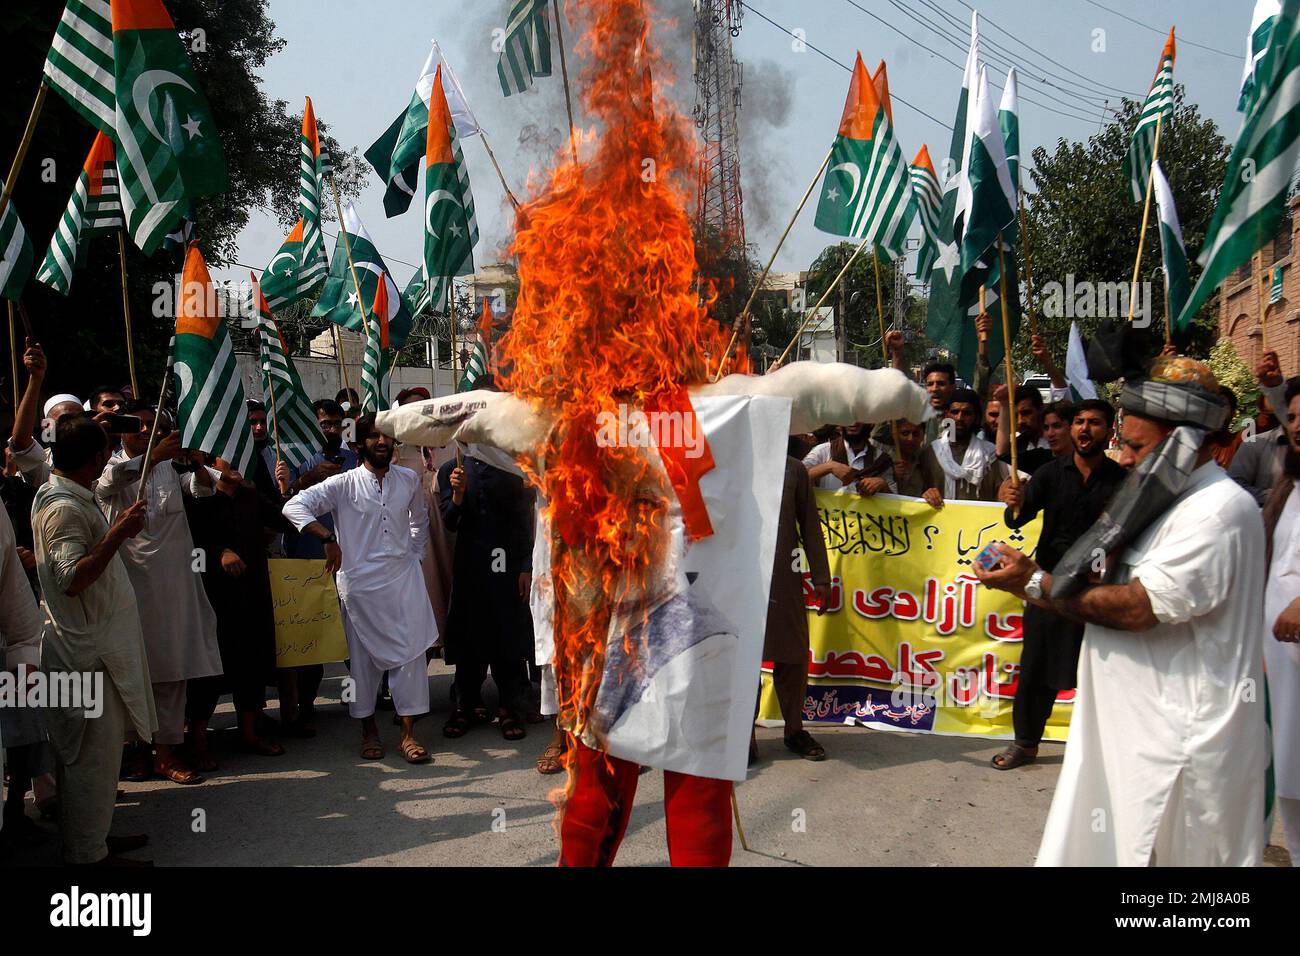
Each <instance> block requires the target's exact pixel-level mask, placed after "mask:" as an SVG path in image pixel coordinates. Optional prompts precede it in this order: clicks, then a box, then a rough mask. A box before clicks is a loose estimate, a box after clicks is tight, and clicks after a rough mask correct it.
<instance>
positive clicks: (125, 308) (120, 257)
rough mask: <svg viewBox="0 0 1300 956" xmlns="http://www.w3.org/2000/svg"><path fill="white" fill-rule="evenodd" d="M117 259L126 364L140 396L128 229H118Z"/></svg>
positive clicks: (133, 387)
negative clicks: (128, 275) (129, 287)
mask: <svg viewBox="0 0 1300 956" xmlns="http://www.w3.org/2000/svg"><path fill="white" fill-rule="evenodd" d="M117 261H118V264H119V265H120V266H121V271H122V318H123V320H124V321H125V322H126V365H127V370H128V371H129V372H130V373H131V393H132V394H133V395H136V396H139V394H140V385H139V383H138V382H136V378H135V343H134V341H133V339H132V335H131V296H130V295H129V294H128V293H127V287H126V230H125V229H124V228H123V229H118V230H117Z"/></svg>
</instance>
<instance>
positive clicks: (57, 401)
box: [45, 392, 81, 416]
mask: <svg viewBox="0 0 1300 956" xmlns="http://www.w3.org/2000/svg"><path fill="white" fill-rule="evenodd" d="M66 402H74V403H75V404H77V405H80V404H81V399H79V398H77V396H76V395H73V394H72V393H71V392H60V393H59V394H58V395H51V396H50V397H49V398H48V399H46V400H45V414H46V415H47V416H48V415H49V414H50V410H51V409H52V408H54V406H56V405H62V404H64V403H66Z"/></svg>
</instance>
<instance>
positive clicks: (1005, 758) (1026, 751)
mask: <svg viewBox="0 0 1300 956" xmlns="http://www.w3.org/2000/svg"><path fill="white" fill-rule="evenodd" d="M1037 759H1038V748H1037V747H1025V746H1022V745H1020V744H1016V743H1013V744H1008V745H1007V749H1006V750H1004V751H1002V753H1000V754H997V755H996V756H994V758H993V759H992V760H991V761H989V762H990V763H991V764H992V765H993V768H994V769H995V770H1015V769H1016V768H1017V767H1021V766H1024V765H1025V764H1027V763H1033V762H1034V761H1035V760H1037Z"/></svg>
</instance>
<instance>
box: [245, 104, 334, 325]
mask: <svg viewBox="0 0 1300 956" xmlns="http://www.w3.org/2000/svg"><path fill="white" fill-rule="evenodd" d="M299 142H300V150H299V151H300V156H301V162H300V164H299V165H300V168H299V173H298V215H299V218H298V221H297V223H295V224H294V227H293V229H292V231H290V233H289V235H288V236H287V237H286V238H285V240H284V242H283V243H281V244H280V250H279V251H278V252H277V253H276V254H275V257H274V258H272V259H271V264H270V265H268V266H267V267H266V269H265V271H264V272H263V273H262V281H261V290H262V294H263V295H264V296H266V301H267V304H268V305H269V306H270V307H271V311H272V312H278V311H279V310H280V309H283V308H284V307H285V306H287V305H292V304H293V303H295V302H299V301H301V300H302V299H305V298H307V297H309V296H311V295H314V294H315V292H316V290H318V289H319V288H320V287H321V285H322V284H323V283H324V281H325V273H326V272H327V271H328V269H329V264H328V263H327V262H326V260H325V238H324V236H323V235H322V234H321V227H320V204H321V197H322V196H323V195H324V193H325V174H326V171H327V168H328V160H327V159H326V157H325V156H324V155H323V154H322V153H321V148H320V137H319V135H318V134H317V130H316V113H315V111H313V110H312V106H311V97H310V96H309V97H307V105H306V106H305V107H304V108H303V113H302V136H301V139H300V141H299Z"/></svg>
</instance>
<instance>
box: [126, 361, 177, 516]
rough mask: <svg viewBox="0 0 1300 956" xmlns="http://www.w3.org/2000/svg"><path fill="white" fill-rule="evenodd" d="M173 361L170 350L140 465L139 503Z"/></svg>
mask: <svg viewBox="0 0 1300 956" xmlns="http://www.w3.org/2000/svg"><path fill="white" fill-rule="evenodd" d="M173 361H175V353H174V352H170V353H168V355H167V371H166V372H164V373H163V383H162V391H161V392H160V393H159V394H158V407H157V408H155V409H154V413H153V428H151V429H149V443H148V444H147V445H145V447H144V462H143V463H142V464H141V465H140V487H139V488H137V489H136V492H135V500H136V502H137V503H139V502H141V501H144V493H145V488H146V486H147V485H148V483H149V472H150V471H152V470H153V469H152V468H151V467H150V464H149V459H150V458H151V457H152V456H153V448H154V444H155V443H156V442H157V441H158V423H159V422H161V421H162V417H163V407H164V406H165V405H166V404H167V390H168V388H169V387H170V386H171V383H172V362H173ZM137 397H138V396H137Z"/></svg>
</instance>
